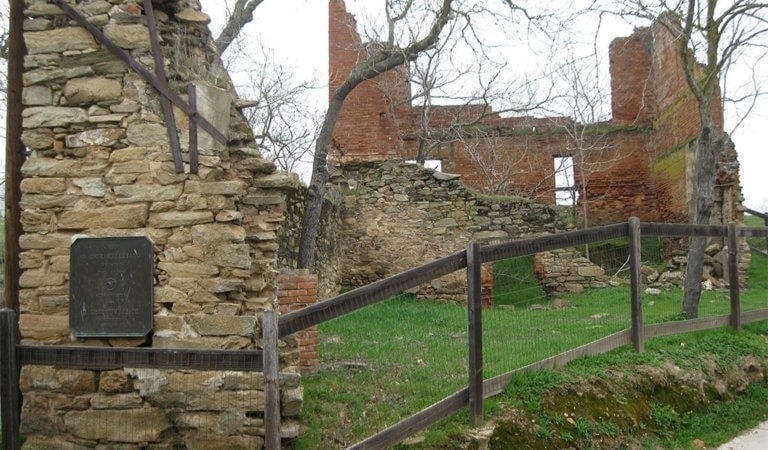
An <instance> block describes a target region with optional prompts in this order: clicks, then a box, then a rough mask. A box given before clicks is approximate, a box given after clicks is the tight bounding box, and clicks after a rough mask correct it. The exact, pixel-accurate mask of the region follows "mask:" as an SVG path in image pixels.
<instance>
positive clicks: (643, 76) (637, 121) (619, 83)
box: [608, 32, 655, 127]
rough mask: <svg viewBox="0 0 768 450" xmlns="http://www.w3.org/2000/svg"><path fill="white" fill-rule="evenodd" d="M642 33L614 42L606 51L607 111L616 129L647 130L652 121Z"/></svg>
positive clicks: (648, 58)
mask: <svg viewBox="0 0 768 450" xmlns="http://www.w3.org/2000/svg"><path fill="white" fill-rule="evenodd" d="M644 34H645V33H642V32H637V33H635V34H634V35H632V36H630V37H625V38H616V39H614V40H613V41H612V42H611V44H610V46H609V48H608V54H609V70H610V74H611V109H612V111H613V121H614V122H615V123H616V124H617V125H631V124H634V125H638V126H643V127H647V126H649V125H650V124H651V122H652V120H653V115H654V113H655V111H654V102H653V86H652V84H651V83H650V82H649V77H650V74H651V54H650V48H649V47H648V45H647V42H646V39H644Z"/></svg>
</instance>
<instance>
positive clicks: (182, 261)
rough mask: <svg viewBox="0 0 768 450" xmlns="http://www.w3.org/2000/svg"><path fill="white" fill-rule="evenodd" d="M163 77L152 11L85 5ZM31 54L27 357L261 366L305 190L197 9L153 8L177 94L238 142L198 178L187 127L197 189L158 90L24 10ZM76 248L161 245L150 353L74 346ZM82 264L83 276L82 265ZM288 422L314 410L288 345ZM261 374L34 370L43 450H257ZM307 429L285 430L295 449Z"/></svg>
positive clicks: (284, 372)
mask: <svg viewBox="0 0 768 450" xmlns="http://www.w3.org/2000/svg"><path fill="white" fill-rule="evenodd" d="M70 4H71V5H72V6H73V7H74V8H75V9H77V10H78V11H79V12H80V13H81V14H82V15H84V16H86V17H87V18H88V21H89V22H90V23H91V24H93V25H94V26H96V27H97V28H99V29H101V30H102V31H103V32H104V33H105V34H106V35H107V36H108V37H109V38H110V39H111V40H112V41H113V42H114V43H115V44H117V45H118V46H119V47H121V48H123V49H124V50H126V51H127V52H128V53H129V54H130V55H131V56H132V57H133V58H135V59H136V60H137V61H138V62H139V63H140V64H142V65H144V66H146V67H147V68H148V70H150V71H153V58H152V55H151V53H150V41H149V31H148V28H147V18H146V16H145V15H144V11H142V7H141V2H136V1H132V0H126V1H124V2H121V1H117V0H115V1H111V2H107V1H104V0H95V1H88V2H80V3H76V2H70ZM25 5H26V11H25V13H26V16H27V19H26V21H25V29H24V40H25V43H26V46H27V49H28V55H27V56H26V58H25V67H24V70H25V73H24V91H23V99H24V111H23V127H24V132H23V141H24V144H25V145H26V146H27V148H28V150H29V156H28V158H27V159H26V161H25V163H24V165H23V167H22V173H23V177H24V179H23V180H22V182H21V191H22V201H21V210H22V212H21V221H22V226H23V234H22V235H21V236H20V246H21V255H20V266H21V276H20V280H19V285H20V292H19V301H20V306H19V309H20V324H19V326H20V332H21V339H22V342H24V343H30V344H57V345H88V346H101V347H103V346H145V347H154V348H165V349H167V348H200V349H207V348H211V349H253V348H259V346H260V336H261V330H260V326H259V323H260V322H259V319H260V313H261V312H262V311H264V310H265V309H273V308H277V284H276V271H275V269H276V264H275V261H276V254H277V250H278V244H277V240H276V236H277V233H278V231H279V230H280V228H281V226H282V222H283V220H284V215H285V212H286V211H285V209H286V203H285V195H286V193H290V192H292V191H293V190H295V189H296V188H297V184H298V183H297V180H296V178H295V177H292V176H287V175H283V174H278V173H275V167H274V165H273V164H272V163H271V162H269V161H268V160H265V159H263V158H262V157H261V156H260V154H259V151H258V150H257V149H256V148H255V145H254V143H253V137H252V133H251V131H250V127H249V126H248V124H247V123H246V122H245V120H244V118H243V116H242V115H241V114H240V112H239V111H238V110H237V109H236V108H235V107H234V89H233V88H232V86H231V84H230V83H229V80H228V77H227V75H226V71H225V70H224V69H223V67H222V65H221V64H220V61H219V60H218V57H217V56H216V54H215V52H214V51H213V50H212V47H211V46H210V45H209V42H210V35H209V32H208V29H207V23H208V20H209V19H208V17H207V16H206V15H205V14H203V13H202V12H201V11H200V10H199V4H198V3H197V2H195V1H186V0H168V1H156V2H154V8H155V18H156V20H157V23H158V29H159V31H160V35H161V42H162V51H163V56H164V58H165V63H166V66H167V67H166V71H167V72H168V79H169V83H170V87H171V89H172V90H174V91H176V92H177V93H178V94H180V95H181V94H183V93H184V92H186V86H187V84H188V83H194V84H196V85H197V86H198V110H199V111H200V114H201V115H202V116H203V117H205V118H207V119H208V120H209V121H211V122H212V123H213V124H214V125H215V126H216V127H217V129H218V130H220V131H222V132H223V133H224V134H225V135H226V136H227V142H226V143H224V144H222V143H218V142H216V141H214V140H213V139H212V138H211V137H210V136H208V134H207V133H205V132H202V131H201V132H200V133H199V141H200V144H199V152H200V166H199V171H198V173H190V167H189V164H188V161H189V154H188V148H187V142H188V139H187V138H188V135H189V121H188V118H187V117H186V116H185V115H184V114H183V113H181V112H180V110H179V109H176V110H175V112H176V119H177V120H176V121H177V123H178V126H179V137H180V141H181V143H182V151H183V159H184V168H185V171H184V173H177V172H176V170H175V168H174V162H173V158H172V155H171V150H170V145H169V140H168V136H167V130H166V122H165V119H164V115H163V110H162V108H161V106H160V97H159V95H158V93H157V91H155V90H154V89H153V88H152V87H151V85H150V84H149V83H148V82H147V81H146V80H144V79H143V78H142V77H141V76H140V75H138V74H137V73H135V72H134V71H133V70H131V69H130V68H129V67H128V65H127V64H126V63H125V62H124V61H121V60H120V59H119V58H117V57H116V56H115V55H113V54H112V53H110V52H109V51H108V50H107V49H105V47H104V46H103V45H101V44H100V43H98V42H97V41H96V40H95V39H94V37H93V36H92V35H91V34H90V33H89V32H87V31H86V30H84V29H83V28H81V27H79V26H77V25H76V24H75V23H74V22H72V21H70V20H69V19H67V18H66V17H65V16H64V15H63V13H62V11H61V10H60V9H59V8H58V7H56V6H54V5H53V4H50V3H49V2H47V1H45V0H27V1H26V3H25ZM76 236H90V237H107V236H109V237H118V236H146V237H148V238H149V239H150V240H151V241H152V244H153V259H154V274H153V275H154V276H153V280H152V282H153V297H154V300H153V301H154V303H153V305H154V308H153V309H154V321H153V332H152V333H150V335H149V336H147V337H146V338H120V337H113V338H108V339H107V338H87V339H85V338H82V339H78V338H75V337H74V336H72V335H71V334H70V328H69V320H68V304H69V289H70V286H69V281H70V279H69V273H70V255H69V249H70V244H71V243H72V240H73V239H74V238H75V237H76ZM74 264H77V261H74ZM282 348H283V349H284V352H283V354H282V356H281V362H280V364H281V366H280V367H281V386H282V387H283V388H284V390H283V397H282V399H283V408H284V409H283V412H284V415H285V416H291V415H296V414H298V411H299V408H300V406H301V389H300V375H299V374H298V364H299V357H298V356H299V355H298V352H297V351H296V347H295V342H293V343H292V342H285V343H284V344H283V346H282ZM262 384H263V382H262V376H261V374H259V373H241V372H200V371H198V372H190V371H170V370H169V371H166V370H162V371H161V370H149V369H142V370H138V369H125V370H114V371H89V370H65V369H59V368H55V367H33V366H27V367H24V368H23V369H22V373H21V389H22V393H23V406H22V416H21V420H22V434H23V435H24V436H26V438H27V440H26V444H25V445H26V447H28V448H68V447H69V448H75V447H77V448H90V447H99V448H106V447H112V446H117V447H126V448H139V447H147V446H149V447H162V448H170V447H174V448H175V447H188V448H249V449H251V448H259V447H261V445H262V443H263V439H262V433H263V429H262V428H263V427H262V422H263V419H262V418H263V407H264V401H263V397H264V394H263V391H262ZM297 432H298V427H297V426H296V425H295V423H292V422H291V421H290V420H284V422H283V434H284V436H285V437H290V436H294V435H295V434H296V433H297Z"/></svg>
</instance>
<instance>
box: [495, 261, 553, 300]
mask: <svg viewBox="0 0 768 450" xmlns="http://www.w3.org/2000/svg"><path fill="white" fill-rule="evenodd" d="M493 283H494V284H493V304H494V305H497V306H501V305H511V306H514V307H521V306H529V305H531V304H533V303H536V302H541V301H542V299H545V298H546V294H545V293H544V289H542V288H541V284H539V280H538V278H536V273H535V272H534V268H533V256H523V257H520V258H511V259H504V260H501V261H497V262H496V263H494V265H493Z"/></svg>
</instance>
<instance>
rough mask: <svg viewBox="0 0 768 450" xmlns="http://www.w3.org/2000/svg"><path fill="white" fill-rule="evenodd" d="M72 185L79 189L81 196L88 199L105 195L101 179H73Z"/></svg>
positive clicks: (105, 191)
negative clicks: (85, 196)
mask: <svg viewBox="0 0 768 450" xmlns="http://www.w3.org/2000/svg"><path fill="white" fill-rule="evenodd" d="M72 184H74V185H75V186H77V187H79V188H80V190H81V192H82V193H83V195H87V196H89V197H99V198H101V197H104V196H105V195H106V194H107V185H106V184H104V182H102V181H101V178H75V179H73V180H72Z"/></svg>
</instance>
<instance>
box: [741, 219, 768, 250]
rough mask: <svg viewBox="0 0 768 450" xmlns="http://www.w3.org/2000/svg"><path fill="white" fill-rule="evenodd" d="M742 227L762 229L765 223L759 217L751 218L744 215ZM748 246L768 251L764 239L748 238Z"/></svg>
mask: <svg viewBox="0 0 768 450" xmlns="http://www.w3.org/2000/svg"><path fill="white" fill-rule="evenodd" d="M744 225H745V226H748V227H764V226H765V221H764V220H763V219H761V218H760V217H757V216H753V215H751V214H744ZM747 242H749V246H750V247H752V248H756V249H759V250H763V251H765V250H768V246H767V245H766V240H765V238H749V239H747Z"/></svg>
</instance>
